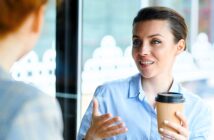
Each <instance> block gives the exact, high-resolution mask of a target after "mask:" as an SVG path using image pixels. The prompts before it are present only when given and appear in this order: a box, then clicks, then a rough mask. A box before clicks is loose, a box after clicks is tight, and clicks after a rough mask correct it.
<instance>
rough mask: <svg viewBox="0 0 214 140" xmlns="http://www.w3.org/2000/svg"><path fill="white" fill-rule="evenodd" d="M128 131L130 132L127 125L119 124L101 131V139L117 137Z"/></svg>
mask: <svg viewBox="0 0 214 140" xmlns="http://www.w3.org/2000/svg"><path fill="white" fill-rule="evenodd" d="M127 131H128V129H127V128H126V127H125V124H124V123H119V124H116V125H113V126H110V127H107V129H105V130H103V131H101V137H102V138H108V137H112V136H115V135H119V134H122V133H125V132H127Z"/></svg>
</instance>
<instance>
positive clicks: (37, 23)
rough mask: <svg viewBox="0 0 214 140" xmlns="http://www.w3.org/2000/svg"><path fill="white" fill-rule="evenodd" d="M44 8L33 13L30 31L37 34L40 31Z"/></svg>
mask: <svg viewBox="0 0 214 140" xmlns="http://www.w3.org/2000/svg"><path fill="white" fill-rule="evenodd" d="M44 12H45V6H41V7H40V8H39V9H38V10H37V11H35V12H34V13H33V17H34V18H33V24H32V31H33V32H34V33H38V32H40V31H41V28H42V24H43V18H44Z"/></svg>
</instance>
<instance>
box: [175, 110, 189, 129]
mask: <svg viewBox="0 0 214 140" xmlns="http://www.w3.org/2000/svg"><path fill="white" fill-rule="evenodd" d="M175 114H176V116H177V117H178V119H180V120H181V123H182V124H181V125H182V126H183V127H185V128H188V123H187V120H186V118H185V116H184V115H183V114H182V113H180V112H176V113H175Z"/></svg>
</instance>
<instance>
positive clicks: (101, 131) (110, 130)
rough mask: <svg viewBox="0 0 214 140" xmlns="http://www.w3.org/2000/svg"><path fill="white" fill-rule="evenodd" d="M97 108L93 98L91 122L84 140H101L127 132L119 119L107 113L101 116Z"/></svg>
mask: <svg viewBox="0 0 214 140" xmlns="http://www.w3.org/2000/svg"><path fill="white" fill-rule="evenodd" d="M98 108H99V104H98V101H97V99H96V98H94V100H93V112H92V122H91V126H90V128H89V130H88V132H87V134H86V137H85V140H101V139H104V138H108V137H112V136H115V135H118V134H122V133H125V132H127V130H128V129H127V128H126V127H125V124H124V123H123V122H122V121H121V119H120V117H112V115H111V114H109V113H107V114H104V115H101V114H100V113H99V111H98Z"/></svg>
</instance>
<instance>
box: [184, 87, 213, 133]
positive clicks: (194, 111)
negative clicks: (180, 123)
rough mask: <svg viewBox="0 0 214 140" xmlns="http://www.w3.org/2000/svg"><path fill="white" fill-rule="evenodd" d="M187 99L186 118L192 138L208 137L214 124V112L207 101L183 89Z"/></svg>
mask: <svg viewBox="0 0 214 140" xmlns="http://www.w3.org/2000/svg"><path fill="white" fill-rule="evenodd" d="M181 92H182V93H183V94H184V97H185V116H186V117H187V119H188V121H189V127H190V130H191V131H192V132H193V133H192V134H191V135H192V136H199V135H207V133H208V132H209V130H210V127H211V124H212V110H211V107H210V106H209V105H208V103H207V102H206V100H205V99H202V98H201V97H200V96H198V95H196V94H194V93H192V92H190V91H188V90H187V89H185V88H182V89H181Z"/></svg>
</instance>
